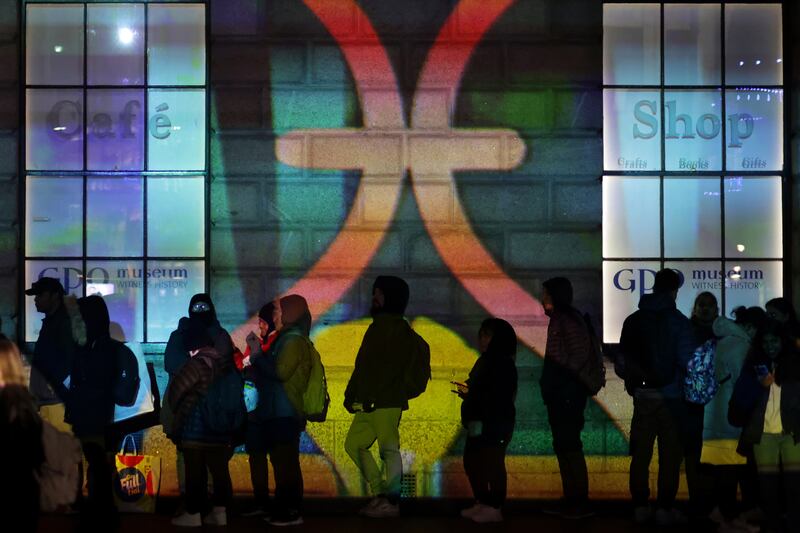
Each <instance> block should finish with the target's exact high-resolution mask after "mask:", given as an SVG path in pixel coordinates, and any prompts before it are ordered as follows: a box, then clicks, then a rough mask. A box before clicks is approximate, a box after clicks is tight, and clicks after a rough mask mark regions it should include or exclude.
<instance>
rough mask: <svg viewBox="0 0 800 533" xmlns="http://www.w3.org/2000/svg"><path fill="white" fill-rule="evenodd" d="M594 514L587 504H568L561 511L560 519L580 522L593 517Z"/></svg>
mask: <svg viewBox="0 0 800 533" xmlns="http://www.w3.org/2000/svg"><path fill="white" fill-rule="evenodd" d="M594 515H595V513H594V511H592V509H591V508H590V507H589V504H588V503H570V504H567V505H566V506H564V510H563V511H561V514H560V516H561V518H566V519H567V520H581V519H583V518H590V517H592V516H594Z"/></svg>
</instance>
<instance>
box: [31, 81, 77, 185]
mask: <svg viewBox="0 0 800 533" xmlns="http://www.w3.org/2000/svg"><path fill="white" fill-rule="evenodd" d="M25 122H26V130H25V164H26V166H27V168H28V169H29V170H83V91H82V90H81V89H28V91H27V98H26V102H25Z"/></svg>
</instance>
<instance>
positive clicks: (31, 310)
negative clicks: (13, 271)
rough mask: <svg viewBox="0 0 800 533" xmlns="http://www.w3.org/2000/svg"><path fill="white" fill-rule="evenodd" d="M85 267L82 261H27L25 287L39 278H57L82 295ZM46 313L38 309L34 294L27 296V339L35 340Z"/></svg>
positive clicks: (75, 292)
mask: <svg viewBox="0 0 800 533" xmlns="http://www.w3.org/2000/svg"><path fill="white" fill-rule="evenodd" d="M82 268H83V267H82V265H81V262H80V261H25V288H26V289H27V288H28V287H30V286H31V284H32V283H33V282H34V281H36V280H38V279H39V278H44V277H48V278H56V279H57V280H59V281H60V282H61V284H62V285H63V286H64V288H65V289H66V290H67V292H68V293H69V294H74V295H76V296H82V295H83V294H82V288H81V283H82V282H83V271H82V270H81V269H82ZM43 318H44V315H43V314H41V313H39V312H37V311H36V305H35V304H34V297H33V296H25V341H26V342H34V341H36V338H37V337H38V336H39V332H40V331H41V329H42V319H43Z"/></svg>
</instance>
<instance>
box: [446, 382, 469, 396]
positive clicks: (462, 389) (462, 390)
mask: <svg viewBox="0 0 800 533" xmlns="http://www.w3.org/2000/svg"><path fill="white" fill-rule="evenodd" d="M450 384H451V385H455V387H456V388H455V389H453V390H452V391H451V392H454V393H455V394H459V395H464V394H467V393H468V392H469V385H467V384H466V383H461V382H458V381H451V382H450Z"/></svg>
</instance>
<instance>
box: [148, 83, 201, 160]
mask: <svg viewBox="0 0 800 533" xmlns="http://www.w3.org/2000/svg"><path fill="white" fill-rule="evenodd" d="M148 108H149V109H148V114H147V117H148V118H147V124H148V126H147V127H148V134H149V135H150V138H149V140H148V146H147V158H148V159H147V161H148V168H149V170H204V169H205V166H206V161H205V150H206V93H205V90H203V89H199V90H197V89H195V90H188V91H183V90H150V92H149V100H148Z"/></svg>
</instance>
